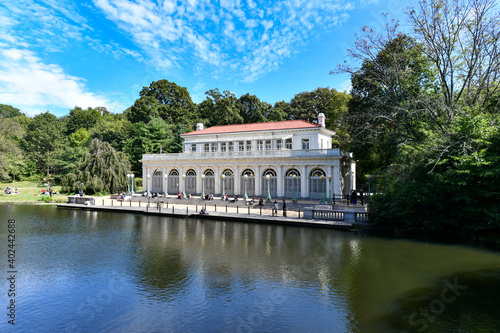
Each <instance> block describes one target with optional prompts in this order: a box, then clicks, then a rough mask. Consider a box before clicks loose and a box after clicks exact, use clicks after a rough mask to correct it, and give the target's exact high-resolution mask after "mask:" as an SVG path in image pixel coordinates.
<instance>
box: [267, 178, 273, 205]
mask: <svg viewBox="0 0 500 333" xmlns="http://www.w3.org/2000/svg"><path fill="white" fill-rule="evenodd" d="M269 178H271V176H269V175H266V180H267V201H271V200H272V198H271V190H270V189H269Z"/></svg>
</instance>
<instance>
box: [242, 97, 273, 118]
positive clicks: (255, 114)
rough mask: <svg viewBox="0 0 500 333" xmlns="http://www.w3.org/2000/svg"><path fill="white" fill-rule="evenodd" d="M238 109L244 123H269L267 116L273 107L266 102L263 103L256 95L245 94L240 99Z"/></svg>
mask: <svg viewBox="0 0 500 333" xmlns="http://www.w3.org/2000/svg"><path fill="white" fill-rule="evenodd" d="M236 107H237V108H238V110H239V113H240V116H242V117H243V122H244V123H247V124H248V123H261V122H264V121H267V117H266V115H267V114H268V113H269V111H270V109H271V108H272V106H271V105H270V104H268V103H266V102H261V101H260V99H259V98H258V97H257V96H255V95H250V94H248V93H247V94H245V95H242V96H240V98H238V101H237V102H236Z"/></svg>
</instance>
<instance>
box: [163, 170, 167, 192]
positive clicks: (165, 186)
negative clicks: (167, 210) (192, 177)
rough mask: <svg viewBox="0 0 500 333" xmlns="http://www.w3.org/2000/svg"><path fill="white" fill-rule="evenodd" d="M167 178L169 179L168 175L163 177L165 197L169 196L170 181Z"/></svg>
mask: <svg viewBox="0 0 500 333" xmlns="http://www.w3.org/2000/svg"><path fill="white" fill-rule="evenodd" d="M167 178H168V176H167V175H165V176H164V177H163V180H164V181H163V192H164V193H165V197H166V196H167V195H168V179H167Z"/></svg>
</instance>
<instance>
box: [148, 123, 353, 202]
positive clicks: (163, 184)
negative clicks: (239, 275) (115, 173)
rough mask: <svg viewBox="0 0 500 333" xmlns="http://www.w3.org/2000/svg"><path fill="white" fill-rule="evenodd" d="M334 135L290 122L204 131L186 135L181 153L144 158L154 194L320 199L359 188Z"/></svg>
mask: <svg viewBox="0 0 500 333" xmlns="http://www.w3.org/2000/svg"><path fill="white" fill-rule="evenodd" d="M334 135H335V132H334V131H332V130H329V129H327V128H325V116H324V114H322V113H320V114H319V116H318V123H317V124H315V123H311V122H309V121H304V120H289V121H279V122H266V123H254V124H237V125H227V126H213V127H208V128H204V126H203V124H201V123H199V124H197V126H196V131H193V132H189V133H185V134H182V135H181V136H182V138H183V139H184V143H183V147H184V149H183V152H182V153H177V154H144V155H143V157H142V160H141V162H142V178H143V184H144V185H143V188H144V189H145V190H146V191H148V192H150V193H167V194H177V193H179V192H180V193H182V195H188V194H191V195H207V194H209V193H212V194H213V195H214V197H220V196H222V195H224V194H227V195H228V196H229V197H233V196H235V195H238V196H239V197H240V198H242V197H245V195H246V196H247V197H249V198H252V197H256V198H259V197H262V198H264V199H265V198H269V197H270V198H272V199H275V198H288V199H321V198H325V199H326V198H328V197H330V196H333V195H336V196H338V195H345V194H348V192H349V190H350V189H351V188H356V184H355V170H356V164H355V161H354V159H353V156H352V153H349V152H345V151H342V150H341V149H339V148H334V147H332V137H333V136H334Z"/></svg>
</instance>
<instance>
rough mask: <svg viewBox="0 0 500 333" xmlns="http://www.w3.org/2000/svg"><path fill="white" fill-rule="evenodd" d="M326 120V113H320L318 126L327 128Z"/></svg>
mask: <svg viewBox="0 0 500 333" xmlns="http://www.w3.org/2000/svg"><path fill="white" fill-rule="evenodd" d="M325 120H326V117H325V114H324V113H320V114H319V115H318V125H319V126H321V127H325Z"/></svg>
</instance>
